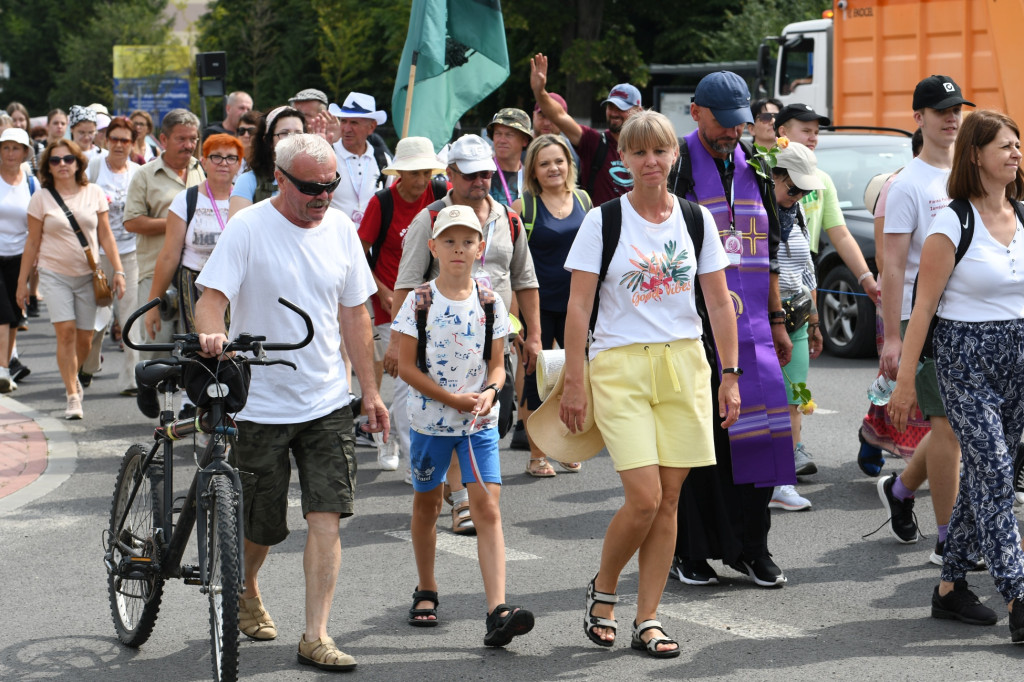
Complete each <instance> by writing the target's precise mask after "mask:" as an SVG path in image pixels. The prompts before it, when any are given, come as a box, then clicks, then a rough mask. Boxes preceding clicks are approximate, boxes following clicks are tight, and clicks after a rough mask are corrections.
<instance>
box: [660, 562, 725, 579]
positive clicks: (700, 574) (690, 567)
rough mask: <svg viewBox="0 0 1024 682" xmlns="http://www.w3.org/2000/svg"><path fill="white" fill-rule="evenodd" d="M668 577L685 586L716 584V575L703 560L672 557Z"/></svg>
mask: <svg viewBox="0 0 1024 682" xmlns="http://www.w3.org/2000/svg"><path fill="white" fill-rule="evenodd" d="M668 575H669V577H670V578H675V579H676V580H678V581H680V582H683V583H686V584H687V585H717V584H718V574H717V573H715V569H713V568H711V566H710V565H708V562H707V561H705V560H704V559H680V558H679V557H672V568H671V569H669V572H668Z"/></svg>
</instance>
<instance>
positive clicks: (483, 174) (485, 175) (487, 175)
mask: <svg viewBox="0 0 1024 682" xmlns="http://www.w3.org/2000/svg"><path fill="white" fill-rule="evenodd" d="M455 172H456V173H458V174H459V175H461V176H462V177H464V178H465V179H466V180H469V181H470V182H474V181H475V180H481V179H482V180H490V179H491V178H492V177H494V171H477V172H476V173H463V172H462V171H460V170H458V169H455Z"/></svg>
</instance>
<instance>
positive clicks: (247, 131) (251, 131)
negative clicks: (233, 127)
mask: <svg viewBox="0 0 1024 682" xmlns="http://www.w3.org/2000/svg"><path fill="white" fill-rule="evenodd" d="M255 134H256V126H246V127H244V128H243V127H241V126H239V128H238V136H239V137H246V136H247V135H255Z"/></svg>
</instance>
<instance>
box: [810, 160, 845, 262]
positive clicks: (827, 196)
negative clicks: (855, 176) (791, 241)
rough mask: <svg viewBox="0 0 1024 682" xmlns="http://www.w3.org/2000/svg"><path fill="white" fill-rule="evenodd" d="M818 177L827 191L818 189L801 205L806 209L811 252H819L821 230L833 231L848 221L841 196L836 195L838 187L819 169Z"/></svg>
mask: <svg viewBox="0 0 1024 682" xmlns="http://www.w3.org/2000/svg"><path fill="white" fill-rule="evenodd" d="M817 173H818V177H819V178H821V181H822V182H823V183H825V189H820V190H819V189H816V190H814V191H813V192H811V193H810V194H808V195H807V196H805V197H804V198H803V199H801V200H800V203H801V204H802V205H803V207H804V214H805V215H806V216H807V238H808V241H810V243H811V251H812V252H813V253H817V252H818V241H819V240H820V239H821V229H822V227H824V228H825V229H826V230H831V229H832V228H833V227H836V226H837V225H845V224H846V219H845V218H843V212H842V211H841V210H840V209H839V195H838V194H836V186H835V184H834V183H833V182H832V178H830V177H829V175H828V173H826V172H825V171H823V170H821V169H820V168H819V169H817Z"/></svg>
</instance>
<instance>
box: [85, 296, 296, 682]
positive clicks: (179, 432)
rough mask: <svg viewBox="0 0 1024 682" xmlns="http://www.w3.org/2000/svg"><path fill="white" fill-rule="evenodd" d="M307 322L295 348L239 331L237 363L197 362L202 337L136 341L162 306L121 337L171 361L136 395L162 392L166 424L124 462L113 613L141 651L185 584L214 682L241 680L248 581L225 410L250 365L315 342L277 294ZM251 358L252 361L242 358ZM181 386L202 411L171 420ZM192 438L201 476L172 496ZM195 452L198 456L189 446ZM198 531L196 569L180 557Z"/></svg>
mask: <svg viewBox="0 0 1024 682" xmlns="http://www.w3.org/2000/svg"><path fill="white" fill-rule="evenodd" d="M278 302H279V303H280V304H282V305H284V306H286V307H288V308H290V309H291V310H293V311H294V312H295V313H296V314H298V315H299V316H301V317H302V319H303V320H304V321H305V323H306V337H305V338H304V339H303V340H302V341H301V342H299V343H266V337H263V336H253V335H252V334H247V333H243V334H240V335H238V336H237V337H236V338H235V339H234V340H233V341H232V342H231V343H230V344H229V345H228V346H227V347H226V348H225V349H224V352H225V353H230V352H232V351H234V352H235V355H234V357H232V358H227V357H225V356H221V357H220V358H218V359H209V358H202V357H199V356H198V351H199V337H198V335H196V334H176V335H175V336H174V337H173V339H174V343H163V344H141V345H136V344H133V343H132V342H131V341H130V338H131V337H130V335H129V334H130V332H131V328H132V325H133V324H134V323H135V321H136V320H137V319H138V318H139V317H140V316H143V315H145V313H146V311H148V310H150V309H151V308H153V307H154V306H156V305H159V303H160V300H159V299H154V300H152V301H150V302H149V303H148V304H146V305H145V306H144V307H142V308H140V309H139V310H136V311H135V312H134V313H133V314H132V316H131V317H129V318H128V320H127V322H126V323H125V325H124V331H123V333H122V337H121V338H122V339H123V340H124V343H125V345H127V346H129V347H130V348H134V349H136V350H147V351H159V352H164V351H171V352H172V355H171V357H168V358H160V359H157V360H150V361H148V362H140V363H139V364H138V365H137V366H136V369H135V374H136V380H137V382H138V385H139V391H140V393H142V392H143V391H144V390H146V389H147V388H148V389H154V388H155V389H156V390H157V391H158V392H159V393H162V394H163V395H164V407H163V410H162V411H161V412H160V426H159V427H157V428H156V430H155V431H154V432H153V440H154V442H153V444H152V445H151V446H148V447H147V446H146V445H142V444H135V445H132V446H131V447H130V448H128V451H127V452H126V453H125V455H124V457H123V459H122V460H121V467H120V470H119V471H118V472H117V482H116V484H115V486H114V498H113V502H112V504H111V509H110V527H109V528H108V529H107V530H105V531H104V533H103V548H104V556H103V562H104V564H105V565H106V567H107V575H108V580H107V583H108V588H109V593H110V611H111V614H112V615H113V618H114V627H115V629H116V630H117V637H118V639H119V640H120V641H121V642H122V643H124V644H126V645H127V646H130V647H139V646H141V645H142V644H143V643H145V642H146V640H148V639H149V636H150V635H151V634H152V632H153V627H154V625H155V624H156V618H157V614H158V612H159V611H160V599H161V597H162V595H163V586H164V581H165V580H168V579H171V578H181V579H183V580H184V582H185V584H186V585H198V586H199V590H200V592H202V593H204V594H206V595H207V598H208V601H209V609H210V640H211V645H212V654H213V656H212V658H213V676H214V679H215V680H235V679H236V678H237V674H238V600H239V595H240V594H241V592H242V586H243V584H244V581H245V575H244V567H243V542H244V529H243V523H242V518H243V517H242V487H241V482H240V480H239V476H238V470H237V469H235V468H234V467H232V466H231V465H230V464H228V462H227V445H228V438H229V437H230V436H232V435H234V434H235V428H234V422H233V421H232V420H231V417H229V416H228V415H229V413H233V412H237V411H238V410H240V409H241V408H242V407H243V406H244V405H245V400H246V397H247V396H248V387H249V366H251V365H287V366H289V367H291V368H292V369H295V368H296V367H295V364H293V363H291V362H288V361H286V360H280V359H270V358H268V357H267V355H266V351H286V350H296V349H298V348H302V347H303V346H305V345H307V344H308V343H309V342H310V341H311V340H312V339H313V322H312V320H310V318H309V315H308V314H306V312H305V311H303V310H301V309H300V308H298V307H297V306H296V305H294V304H293V303H291V302H289V301H287V300H285V299H283V298H279V299H278ZM243 353H251V354H252V357H247V356H245V355H242V354H243ZM181 388H185V390H186V392H187V394H188V396H189V398H190V400H192V402H193V403H194V404H195V405H196V407H197V412H196V415H195V416H194V417H191V418H188V419H175V418H174V411H173V406H172V396H173V394H174V393H176V392H178V391H179V390H180V389H181ZM187 436H193V447H195V442H197V441H198V442H200V444H201V439H202V438H203V437H205V438H207V439H208V440H207V442H206V444H205V446H202V452H201V454H197V455H194V456H195V459H196V471H195V474H194V476H193V478H192V483H191V486H190V487H189V489H188V494H187V495H185V496H184V497H178V498H177V499H176V498H175V495H174V476H173V469H174V467H173V463H174V458H173V453H174V442H175V441H178V440H181V439H182V438H185V437H187ZM193 452H195V450H194V449H193ZM193 526H196V528H197V536H196V540H197V545H198V550H199V558H198V563H197V564H196V565H190V564H183V563H182V557H183V556H184V553H185V548H186V545H187V544H188V541H189V538H190V536H191V535H192V528H193Z"/></svg>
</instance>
